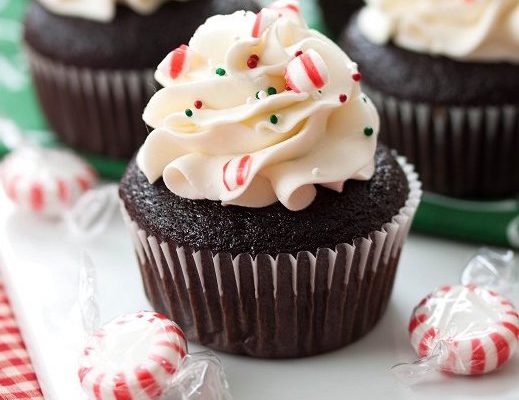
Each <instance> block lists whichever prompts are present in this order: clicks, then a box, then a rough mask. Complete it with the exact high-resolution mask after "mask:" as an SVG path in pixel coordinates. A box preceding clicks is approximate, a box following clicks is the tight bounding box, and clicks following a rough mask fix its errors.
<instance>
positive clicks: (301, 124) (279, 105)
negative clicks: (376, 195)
mask: <svg viewBox="0 0 519 400" xmlns="http://www.w3.org/2000/svg"><path fill="white" fill-rule="evenodd" d="M272 10H275V13H272V12H271V11H272ZM155 76H156V79H157V80H158V81H159V82H160V83H161V84H162V85H163V86H164V88H163V89H161V90H160V91H159V92H157V93H156V94H155V96H154V97H153V98H152V99H151V100H150V102H149V104H148V106H147V108H146V110H145V111H144V120H145V122H146V123H147V124H148V125H150V126H152V127H153V128H155V130H154V131H153V132H152V133H151V134H150V135H149V136H148V138H147V140H146V142H145V144H144V145H143V146H142V148H141V150H140V152H139V154H138V158H137V162H138V165H139V167H140V169H141V170H142V171H143V172H144V174H145V175H146V177H147V178H148V179H149V181H150V182H154V181H156V180H157V179H159V178H160V177H162V178H163V179H164V182H165V184H166V186H167V187H168V188H169V189H170V190H171V191H172V192H174V193H175V194H177V195H179V196H182V197H186V198H190V199H210V200H219V201H222V203H223V204H233V205H240V206H247V207H264V206H267V205H270V204H272V203H275V202H276V201H278V200H279V201H280V202H281V203H282V204H284V205H285V206H286V207H287V208H289V209H290V210H300V209H303V208H305V207H307V206H308V205H309V204H310V203H311V202H312V201H313V199H314V198H315V195H316V189H315V186H314V185H317V184H320V185H323V186H325V187H327V188H330V189H332V190H336V191H341V190H342V187H343V184H344V182H345V181H346V180H348V179H362V180H366V179H370V178H371V176H372V174H373V171H374V153H375V150H376V136H377V133H378V129H379V119H378V114H377V112H376V110H375V108H374V106H373V104H372V103H371V102H370V100H369V99H368V98H367V97H366V96H365V95H363V94H362V92H361V90H360V86H359V82H358V81H359V79H360V74H359V73H358V71H357V66H356V64H355V63H353V62H352V61H351V60H350V59H349V58H348V57H347V56H346V54H344V53H343V52H342V50H340V48H339V47H337V46H336V45H335V44H334V43H333V42H332V41H331V40H329V39H327V38H326V37H324V36H322V35H321V34H320V33H318V32H316V31H313V30H309V29H308V28H307V27H306V24H305V22H304V20H303V18H302V16H301V14H300V12H299V8H298V4H297V3H296V2H276V3H274V5H273V6H271V7H270V8H269V9H267V10H265V9H264V10H263V11H261V12H260V13H258V14H254V13H251V12H245V11H240V12H236V13H234V14H232V15H218V16H215V17H212V18H209V19H208V20H207V22H206V23H205V24H204V25H202V26H201V27H200V28H199V29H198V30H197V31H196V33H195V34H194V36H193V38H192V39H191V41H190V42H189V45H188V46H187V45H184V46H181V47H180V48H178V49H176V50H174V51H173V52H172V53H170V54H169V55H168V56H167V57H166V59H165V60H164V61H163V62H162V63H161V64H160V65H159V67H158V69H157V72H156V75H155Z"/></svg>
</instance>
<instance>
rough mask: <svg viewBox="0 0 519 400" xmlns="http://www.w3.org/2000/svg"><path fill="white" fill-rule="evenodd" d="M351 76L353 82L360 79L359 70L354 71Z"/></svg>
mask: <svg viewBox="0 0 519 400" xmlns="http://www.w3.org/2000/svg"><path fill="white" fill-rule="evenodd" d="M351 77H352V79H353V80H354V81H355V82H358V81H360V80H362V74H361V73H360V72H356V73H354V74H353V75H352V76H351Z"/></svg>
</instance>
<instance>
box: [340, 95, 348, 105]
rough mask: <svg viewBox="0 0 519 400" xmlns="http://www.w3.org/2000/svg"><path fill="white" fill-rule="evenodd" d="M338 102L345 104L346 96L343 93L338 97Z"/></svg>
mask: <svg viewBox="0 0 519 400" xmlns="http://www.w3.org/2000/svg"><path fill="white" fill-rule="evenodd" d="M339 100H340V102H341V103H346V100H348V96H346V95H345V94H344V93H343V94H341V95H340V96H339Z"/></svg>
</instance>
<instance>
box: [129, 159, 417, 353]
mask: <svg viewBox="0 0 519 400" xmlns="http://www.w3.org/2000/svg"><path fill="white" fill-rule="evenodd" d="M399 162H400V164H401V165H402V167H403V169H404V171H405V173H406V175H407V179H408V182H409V196H408V199H407V201H406V203H405V206H404V207H402V209H400V211H399V213H398V214H397V215H395V216H394V217H393V218H392V220H391V222H389V223H386V224H384V225H383V226H382V227H381V229H380V230H377V231H374V232H371V233H370V234H369V235H367V236H366V237H361V238H358V239H355V240H354V242H353V243H351V244H340V245H338V246H337V247H336V248H335V249H328V248H321V249H319V250H318V251H317V252H316V254H315V255H314V254H312V253H310V252H307V251H304V252H300V253H298V254H297V257H294V256H292V255H289V254H279V255H277V256H276V257H272V256H270V255H265V254H260V255H258V256H256V257H252V256H250V255H249V254H240V255H238V256H237V257H234V258H233V257H232V256H231V254H229V253H222V252H219V253H213V252H211V251H209V250H202V251H193V250H192V249H190V248H186V247H179V246H177V245H176V244H175V243H172V242H170V243H168V242H160V241H159V240H158V239H157V238H156V237H155V236H153V235H151V234H149V233H147V232H146V231H145V230H143V229H142V228H141V227H139V225H138V224H137V223H136V222H135V221H133V220H132V219H131V218H130V217H129V215H128V213H127V212H126V209H125V207H124V206H123V207H122V209H123V215H124V219H125V221H126V223H127V225H128V227H129V228H130V232H131V236H132V239H133V242H134V245H135V249H136V253H137V257H138V260H139V265H140V268H141V273H142V277H143V281H144V287H145V290H146V294H147V296H148V298H149V299H150V301H151V303H152V304H153V306H154V307H155V308H156V309H157V311H159V312H162V313H165V314H166V315H169V316H170V317H171V318H172V319H173V320H174V321H176V322H177V323H178V324H179V325H180V326H181V327H182V329H183V330H184V331H185V332H186V334H187V337H188V338H189V339H190V340H192V341H194V342H197V343H200V344H203V345H206V346H208V347H211V348H213V349H216V350H222V351H226V352H232V353H239V354H246V355H250V356H255V357H268V358H279V357H301V356H307V355H312V354H318V353H322V352H325V351H329V350H333V349H336V348H339V347H342V346H345V345H346V344H348V343H350V342H353V341H355V340H356V339H358V338H360V337H361V336H363V335H364V334H366V333H367V332H368V331H369V330H370V329H371V328H373V326H374V325H375V324H376V323H377V321H378V320H379V319H380V317H381V316H382V315H383V313H384V311H385V309H386V306H387V303H388V300H389V297H390V294H391V290H392V287H393V282H394V279H395V273H396V268H397V264H398V260H399V257H400V252H401V250H402V246H403V244H404V241H405V239H406V237H407V234H408V231H409V228H410V226H411V222H412V219H413V216H414V214H415V211H416V208H417V206H418V204H419V202H420V197H421V190H420V185H421V184H420V182H419V181H418V177H417V174H416V173H415V172H414V169H413V166H412V165H410V164H407V163H406V162H405V159H403V158H399Z"/></svg>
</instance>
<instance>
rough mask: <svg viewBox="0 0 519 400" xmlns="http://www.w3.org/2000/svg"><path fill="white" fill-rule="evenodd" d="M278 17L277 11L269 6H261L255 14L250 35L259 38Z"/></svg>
mask: <svg viewBox="0 0 519 400" xmlns="http://www.w3.org/2000/svg"><path fill="white" fill-rule="evenodd" d="M278 18H279V13H278V12H276V11H274V10H271V9H269V8H263V9H262V10H261V11H260V12H258V13H257V14H256V19H255V21H254V25H253V27H252V33H251V35H252V37H254V38H259V37H261V35H263V33H264V32H265V31H266V30H267V29H268V28H270V26H271V25H272V24H273V23H274V22H276V20H277V19H278Z"/></svg>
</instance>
